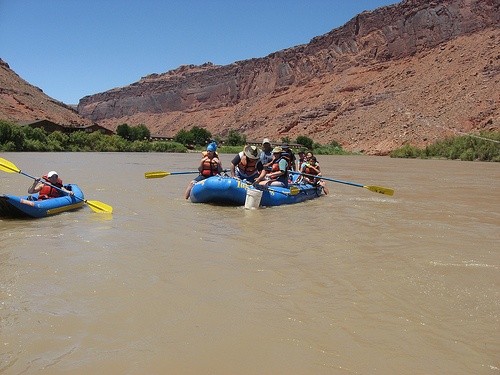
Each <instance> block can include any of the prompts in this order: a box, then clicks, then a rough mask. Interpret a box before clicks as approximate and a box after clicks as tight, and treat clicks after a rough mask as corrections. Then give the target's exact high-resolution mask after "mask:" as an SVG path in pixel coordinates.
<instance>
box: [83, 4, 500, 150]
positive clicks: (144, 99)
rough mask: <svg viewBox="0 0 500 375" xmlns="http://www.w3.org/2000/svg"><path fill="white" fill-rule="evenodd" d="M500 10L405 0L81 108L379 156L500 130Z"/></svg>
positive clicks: (97, 114) (104, 119)
mask: <svg viewBox="0 0 500 375" xmlns="http://www.w3.org/2000/svg"><path fill="white" fill-rule="evenodd" d="M499 4H500V3H499V2H498V1H497V0H435V1H427V0H407V1H403V2H402V3H400V4H397V5H394V6H390V7H383V8H379V9H377V10H375V11H373V12H364V13H361V14H359V15H358V16H356V17H355V18H353V19H352V20H351V21H349V22H348V23H347V24H345V25H344V26H342V27H340V28H338V29H335V30H332V31H331V32H329V33H328V34H325V35H323V36H319V37H316V38H314V39H312V40H311V42H310V43H308V44H306V45H301V46H297V47H293V48H289V49H286V50H282V51H279V52H276V53H273V54H270V55H269V56H267V57H264V58H256V59H251V60H246V61H239V62H235V63H233V64H230V65H227V66H215V65H213V64H210V63H207V64H204V65H202V66H183V67H180V68H178V69H176V70H173V71H169V72H167V73H163V74H152V75H149V76H146V77H143V78H142V79H141V80H140V81H138V82H136V83H133V84H131V85H129V86H126V87H122V88H118V89H113V90H110V91H106V92H104V93H99V94H95V95H91V96H87V97H85V98H83V99H81V100H80V103H79V105H78V112H79V113H80V114H81V115H83V116H84V117H87V118H89V119H91V120H92V121H95V122H98V123H99V124H101V125H104V126H107V127H110V128H116V126H117V125H119V124H122V123H128V124H130V125H136V124H146V125H147V126H148V127H149V128H150V129H151V131H152V132H153V133H159V134H166V135H173V134H175V133H176V132H177V131H178V130H180V129H182V128H189V127H191V126H194V125H197V126H202V127H205V128H207V129H208V130H209V131H211V132H212V133H213V134H220V135H224V134H226V133H227V131H228V130H229V129H236V130H239V131H241V132H243V133H245V134H246V135H247V136H248V137H249V138H252V139H258V138H261V137H264V136H266V137H270V138H272V139H274V140H279V139H280V138H281V137H283V136H288V137H290V138H292V139H294V138H295V137H296V136H298V135H307V136H310V137H311V138H313V139H314V140H315V141H317V142H321V143H327V142H330V141H332V140H336V141H339V142H340V143H341V144H343V146H344V147H345V148H347V149H351V150H364V151H366V152H367V153H371V154H385V153H387V152H388V151H390V150H391V149H394V148H396V147H399V146H401V145H403V144H405V143H412V144H415V145H420V146H421V145H424V144H427V143H430V142H432V141H435V140H436V139H439V138H442V137H444V136H447V135H453V134H456V133H457V132H459V133H460V132H471V131H477V130H481V129H498V127H499V122H498V121H499V109H498V102H499V96H498V95H499V94H498V91H499V90H498V87H499V85H498V80H499V77H498V72H499V70H500V61H499V59H500V51H499V47H498V46H499V45H500V43H499V36H500V33H499V28H498V25H499V17H500V9H499V7H500V5H499Z"/></svg>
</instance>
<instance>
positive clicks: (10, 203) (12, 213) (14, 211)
mask: <svg viewBox="0 0 500 375" xmlns="http://www.w3.org/2000/svg"><path fill="white" fill-rule="evenodd" d="M64 188H65V189H67V190H70V191H72V192H73V193H74V196H70V195H63V196H61V197H57V198H51V199H45V200H40V201H39V200H37V199H38V193H37V194H33V195H27V196H15V195H8V194H4V195H0V216H3V217H32V218H40V217H46V216H51V215H55V214H58V213H61V212H64V211H71V210H75V209H78V208H80V207H82V206H83V205H84V196H83V192H82V191H81V189H80V188H79V187H78V185H75V184H68V185H64Z"/></svg>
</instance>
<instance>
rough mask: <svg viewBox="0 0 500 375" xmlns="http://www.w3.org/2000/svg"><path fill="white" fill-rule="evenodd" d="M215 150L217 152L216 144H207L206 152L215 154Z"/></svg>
mask: <svg viewBox="0 0 500 375" xmlns="http://www.w3.org/2000/svg"><path fill="white" fill-rule="evenodd" d="M216 150H217V144H216V143H215V142H212V143H209V144H208V146H207V151H212V152H215V151H216Z"/></svg>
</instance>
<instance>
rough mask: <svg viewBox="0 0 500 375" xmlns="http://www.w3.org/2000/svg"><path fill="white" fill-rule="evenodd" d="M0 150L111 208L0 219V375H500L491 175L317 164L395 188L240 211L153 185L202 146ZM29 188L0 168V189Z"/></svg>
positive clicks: (359, 160) (329, 172) (172, 185)
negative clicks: (143, 150)
mask: <svg viewBox="0 0 500 375" xmlns="http://www.w3.org/2000/svg"><path fill="white" fill-rule="evenodd" d="M62 155H64V157H61V156H62ZM2 157H4V158H6V159H8V160H11V161H13V162H14V163H15V164H16V165H18V166H19V167H20V168H25V169H26V168H28V167H29V169H30V170H29V171H27V172H28V173H30V174H34V175H38V174H41V173H42V172H43V171H45V170H46V169H47V165H53V166H54V168H57V170H58V171H59V170H60V171H61V175H63V176H64V181H65V182H76V183H78V184H79V185H80V187H82V189H83V190H84V192H85V195H86V198H87V199H94V200H99V201H101V202H104V203H106V204H109V205H111V206H113V209H114V211H113V212H114V213H113V215H105V214H104V215H103V214H97V213H94V212H93V211H92V210H91V209H90V208H89V207H84V208H82V209H81V210H79V211H77V212H73V213H63V214H60V215H57V216H53V217H50V218H46V219H41V220H5V219H0V297H1V298H0V300H1V302H0V303H1V304H0V332H1V333H2V334H1V337H2V340H1V342H0V344H1V345H2V350H1V351H0V372H3V373H6V374H10V373H12V374H17V373H39V372H45V373H50V374H59V373H60V374H62V373H137V374H139V373H141V374H142V373H166V372H167V373H185V374H186V373H192V374H200V373H207V372H208V373H222V374H225V373H238V374H262V373H270V374H285V373H294V374H311V373H314V374H332V373H334V374H337V373H338V374H343V373H357V374H415V373H418V374H423V373H429V374H435V373H453V374H471V373H475V374H482V373H484V374H489V373H497V372H498V371H499V368H500V364H499V362H498V352H499V351H500V342H499V340H498V335H497V334H496V332H497V330H498V316H499V312H500V308H499V303H498V301H499V300H500V299H499V298H498V297H499V296H498V280H499V274H498V272H499V267H500V258H499V255H498V249H497V248H498V246H497V245H496V244H497V243H498V240H499V234H498V233H500V231H499V225H500V209H499V208H500V199H499V198H500V196H499V192H498V181H500V179H499V177H500V172H499V170H498V166H497V165H494V164H487V163H464V162H450V161H422V160H393V159H387V158H369V157H334V156H322V157H320V160H319V161H320V162H321V165H322V170H323V173H324V174H325V175H326V176H330V177H332V178H338V179H341V180H345V181H353V182H356V183H362V184H366V185H379V186H384V187H389V188H393V189H395V195H394V196H392V197H389V196H386V195H382V194H377V193H374V192H371V191H368V190H366V189H360V188H357V187H352V186H346V185H343V184H336V183H332V182H329V183H328V186H329V188H330V194H329V195H328V196H324V197H321V198H320V199H316V200H312V201H308V202H305V203H301V204H297V205H292V206H282V207H273V208H266V209H259V210H245V209H243V208H242V207H219V206H211V205H203V204H192V203H190V202H189V201H186V200H184V199H183V198H182V196H183V192H184V189H185V187H186V185H187V183H188V182H189V180H190V179H191V178H192V176H189V175H174V176H168V177H165V178H163V179H154V180H146V179H145V178H144V172H146V171H152V170H165V171H183V170H191V169H192V167H193V165H196V164H197V162H198V158H199V155H196V154H187V155H180V154H175V155H172V154H155V153H151V154H120V153H116V154H115V153H109V154H97V153H88V154H87V153H83V154H78V153H68V154H33V153H31V154H25V153H9V154H5V155H3V156H2ZM231 158H232V155H222V161H223V164H224V165H225V166H227V165H228V163H229V161H230V160H231ZM97 165H98V166H99V168H92V166H97ZM29 184H30V180H29V179H26V178H23V176H21V175H16V174H6V173H3V174H1V175H0V193H12V194H24V193H25V190H26V189H27V187H28V185H29Z"/></svg>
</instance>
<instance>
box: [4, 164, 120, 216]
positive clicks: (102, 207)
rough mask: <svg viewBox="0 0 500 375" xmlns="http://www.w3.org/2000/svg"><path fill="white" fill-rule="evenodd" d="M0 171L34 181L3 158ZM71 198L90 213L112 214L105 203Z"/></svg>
mask: <svg viewBox="0 0 500 375" xmlns="http://www.w3.org/2000/svg"><path fill="white" fill-rule="evenodd" d="M0 170H2V171H4V172H7V173H19V174H22V175H23V176H26V177H29V178H31V179H33V180H36V178H35V177H33V176H30V175H29V174H27V173H24V172H23V171H21V170H20V169H19V168H18V167H16V165H15V164H13V163H11V162H10V161H8V160H5V159H3V158H0ZM41 182H43V183H44V184H46V185H49V186H51V187H53V188H54V189H56V190H59V191H61V192H63V193H66V192H65V191H64V190H63V189H61V188H59V187H57V186H54V185H52V184H50V183H48V182H46V181H41ZM73 197H75V198H76V199H78V200H80V201H83V202H85V203H87V204H88V205H89V207H90V208H91V209H92V211H94V212H98V213H108V214H110V213H112V212H113V207H111V206H110V205H107V204H106V203H102V202H99V201H89V200H87V199H83V198H80V197H77V196H75V195H73Z"/></svg>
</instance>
